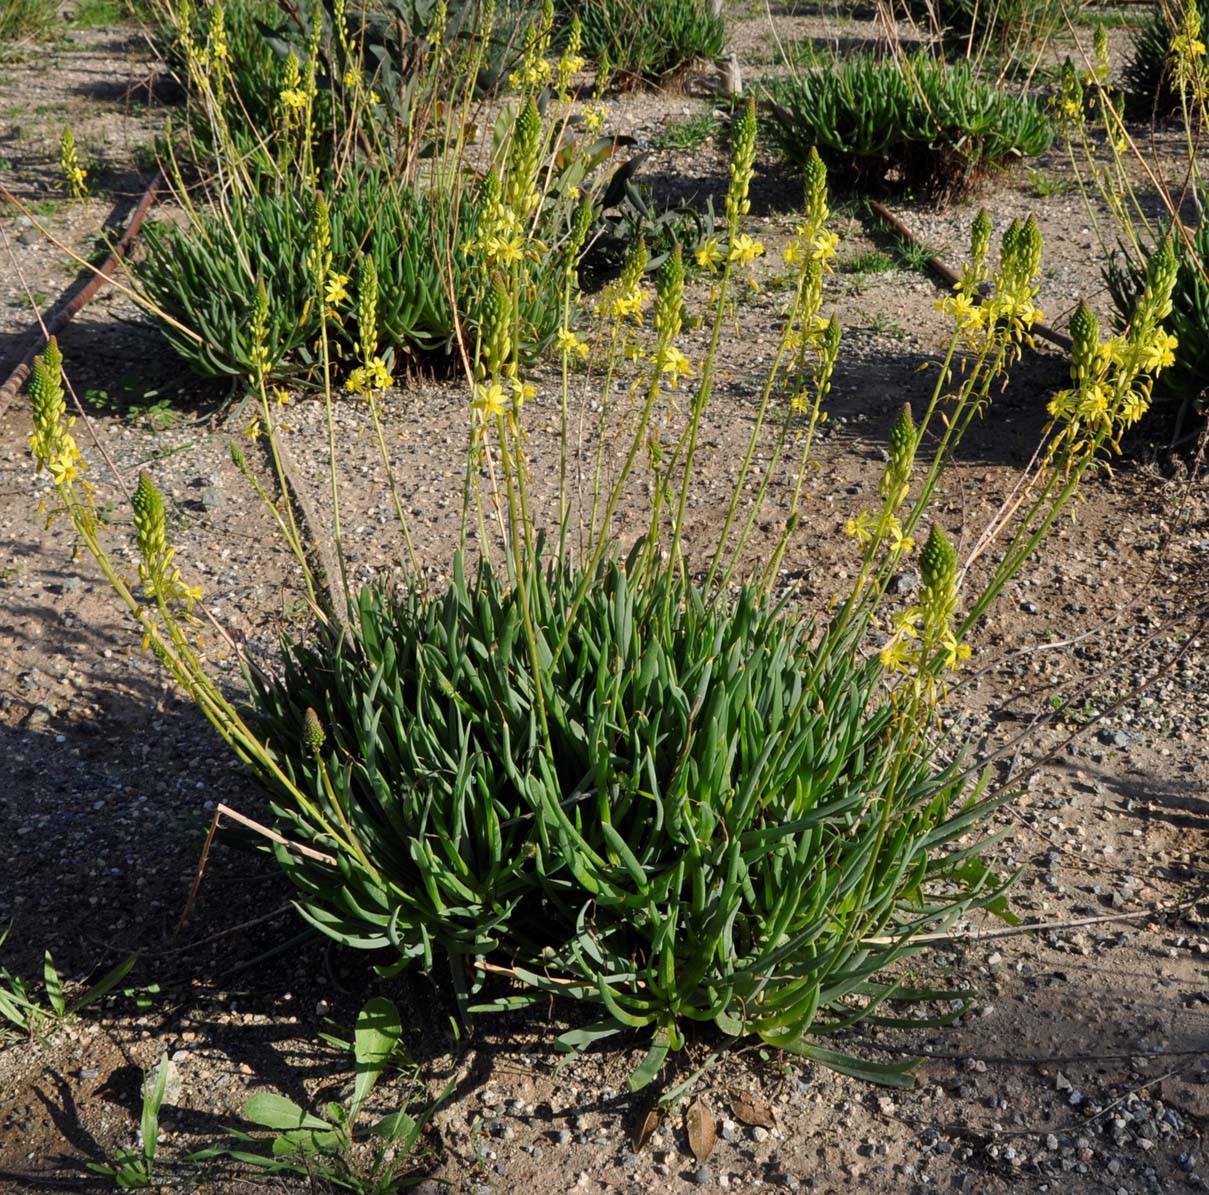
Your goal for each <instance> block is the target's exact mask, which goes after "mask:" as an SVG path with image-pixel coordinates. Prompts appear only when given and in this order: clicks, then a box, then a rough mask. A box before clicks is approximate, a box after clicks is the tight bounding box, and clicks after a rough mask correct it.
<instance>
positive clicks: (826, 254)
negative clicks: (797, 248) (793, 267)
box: [810, 229, 840, 273]
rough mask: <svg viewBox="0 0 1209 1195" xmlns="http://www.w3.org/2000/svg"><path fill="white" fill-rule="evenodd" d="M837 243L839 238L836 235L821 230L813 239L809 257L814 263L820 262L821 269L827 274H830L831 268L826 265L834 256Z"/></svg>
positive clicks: (826, 230)
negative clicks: (821, 264)
mask: <svg viewBox="0 0 1209 1195" xmlns="http://www.w3.org/2000/svg"><path fill="white" fill-rule="evenodd" d="M839 243H840V238H839V235H838V234H837V233H834V232H831V231H829V230H828V229H823V230H822V231H821V232H820V233H819V234H818V235H817V236H816V237H815V238H814V244H813V245H812V246H811V252H810V256H811V257H812V258H814V260H815V261H818V262H822V263H823V269H825V270H826V271H827V272H828V273H830V272H831V267H830V266H829V265H828V264H827V263H828V262H829V261H830V260H831V259H832V258H833V257H834V256H835V248H836V246H837V245H838V244H839Z"/></svg>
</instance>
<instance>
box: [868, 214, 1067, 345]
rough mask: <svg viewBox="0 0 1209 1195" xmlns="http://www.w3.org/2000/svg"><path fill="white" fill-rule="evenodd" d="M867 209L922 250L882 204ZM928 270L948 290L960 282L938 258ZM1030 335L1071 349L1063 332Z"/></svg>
mask: <svg viewBox="0 0 1209 1195" xmlns="http://www.w3.org/2000/svg"><path fill="white" fill-rule="evenodd" d="M869 207H870V210H871V211H872V212H873V214H874V215H875V216H877V217H878V219H879V220H884V221H885V222H886V223H887V224H889V225H890V227H891V228H893V229H894V231H895V232H896V233H898V235H899V236H900V237H902V238H903V240H904V241H906V242H907V244H909V245H913V246H915V248H917V249H923V248H924V245H923V242H922V241H921V240H920V239H919V238H918V237H917V236H916V235H915V234H914V233H913V232H912V231H911V230H910V229H909V228H908V227H907V226H906V225H905V224H904V223H903V222H902V221H901V220H900V219H899V218H898V217H897V216H896V215H895V214H894V213H893V212H892V211H890V209H889V208H888V207H886V206H885V205H884V204H881V203H879V202H878V201H877V200H876V199H871V200H870V201H869ZM928 268H929V269H930V270H931V271H932V273H933V274H935V275H936V276H937V277H938V278H940V279H941V280H942V281H943V282H944V283H945V285H946V286H948V287H949V288H950V289H955V288H956V286H957V283H958V282H959V281H960V280H961V279H960V276H959V275H958V274H955V273H954V272H953V271H952V270H951V269H949V267H948V266H947V265H945V263H944V262H943V261H941V260H940V258H939V257H934V256H929V258H928ZM1032 334H1033V335H1034V336H1040V337H1041V339H1042V340H1048V341H1049V342H1050V344H1053V345H1057V346H1058V348H1060V349H1062V350H1064V351H1065V352H1069V351H1070V349H1071V345H1072V341H1071V338H1070V337H1069V336H1067V335H1066V333H1065V332H1057V331H1055V330H1054V329H1053V328H1051V327H1049V326H1048V325H1046V324H1034V325H1033V327H1032Z"/></svg>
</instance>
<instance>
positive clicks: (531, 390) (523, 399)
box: [509, 376, 537, 413]
mask: <svg viewBox="0 0 1209 1195" xmlns="http://www.w3.org/2000/svg"><path fill="white" fill-rule="evenodd" d="M509 385H511V387H512V410H513V413H515V412H517V411H519V410H520V409H521V407H522V406H523V405H524V404H525V403H527V402H528V401H529V400H530V399H531V398H532V397H533V396H534V395H535V394H536V393H537V389H536V388H535V387H534V386H531V385H530V384H529V383H528V382H522V381H521V380H520V378H518V377H515V376H514V377H512V378H510V379H509Z"/></svg>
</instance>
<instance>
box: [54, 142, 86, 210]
mask: <svg viewBox="0 0 1209 1195" xmlns="http://www.w3.org/2000/svg"><path fill="white" fill-rule="evenodd" d="M59 164H60V165H61V166H62V167H63V177H64V178H65V179H66V180H67V187H68V190H70V191H71V193H72V194H73V195H74V196H75V197H76V198H77V199H82V198H83V197H84V196H85V195H87V194H88V187H87V186H85V179H86V177H87V174H86V172H85V170H84V167H83V166H81V165H80V155H79V151H78V150H77V149H76V139H75V137H73V136H72V133H71V129H64V130H63V136H62V137H61V138H60V141H59Z"/></svg>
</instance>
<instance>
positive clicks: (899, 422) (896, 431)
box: [878, 402, 919, 507]
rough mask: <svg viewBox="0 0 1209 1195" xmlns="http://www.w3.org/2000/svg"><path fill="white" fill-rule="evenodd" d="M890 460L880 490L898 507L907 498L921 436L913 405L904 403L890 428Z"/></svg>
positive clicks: (883, 495) (884, 496)
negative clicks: (913, 415) (912, 411)
mask: <svg viewBox="0 0 1209 1195" xmlns="http://www.w3.org/2000/svg"><path fill="white" fill-rule="evenodd" d="M888 442H889V446H890V460H889V461H888V462H887V464H886V469H885V472H884V473H883V474H882V479H881V483H880V485H879V486H878V489H879V491H880V493H881V495H882V497H883V498H891V499H892V505H894V506H895V507H897V506H898V505H899V504H900V503H901V502H902V501H903V500H904V499H905V498H906V496H907V490H908V483H909V482H910V480H911V466H912V464H914V462H915V449H916V445H917V444H918V443H919V434H918V432H916V430H915V420H914V419H913V418H912V417H911V404H910V403H909V402H908V403H903V405H902V409H901V410H900V411H899V413H898V418H897V419H896V420H895V421H894V424H893V426H892V427H891V428H890V435H889V437H888Z"/></svg>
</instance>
